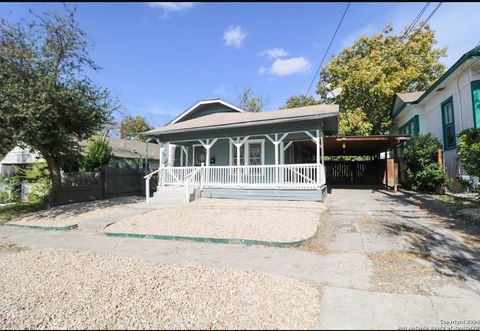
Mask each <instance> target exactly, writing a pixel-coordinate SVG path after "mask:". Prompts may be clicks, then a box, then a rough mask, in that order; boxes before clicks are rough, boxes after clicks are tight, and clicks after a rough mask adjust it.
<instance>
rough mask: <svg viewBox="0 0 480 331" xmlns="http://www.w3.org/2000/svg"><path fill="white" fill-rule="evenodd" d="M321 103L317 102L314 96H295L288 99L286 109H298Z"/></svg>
mask: <svg viewBox="0 0 480 331" xmlns="http://www.w3.org/2000/svg"><path fill="white" fill-rule="evenodd" d="M319 103H320V101H318V100H316V99H315V98H314V97H312V96H305V95H294V96H291V97H290V98H288V99H287V101H286V108H296V107H304V106H313V105H318V104H319Z"/></svg>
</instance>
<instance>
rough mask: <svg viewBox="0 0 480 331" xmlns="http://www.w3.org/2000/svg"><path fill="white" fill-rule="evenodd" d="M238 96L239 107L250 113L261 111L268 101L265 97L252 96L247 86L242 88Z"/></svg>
mask: <svg viewBox="0 0 480 331" xmlns="http://www.w3.org/2000/svg"><path fill="white" fill-rule="evenodd" d="M238 98H239V100H240V108H242V109H245V110H246V111H249V112H252V113H258V112H261V111H262V109H263V108H264V107H265V105H266V104H267V103H268V99H266V98H263V97H255V96H253V92H252V90H251V89H249V88H246V89H244V90H243V92H242V93H241V94H240V95H239V96H238Z"/></svg>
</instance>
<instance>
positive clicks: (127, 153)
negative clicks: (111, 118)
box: [0, 138, 160, 177]
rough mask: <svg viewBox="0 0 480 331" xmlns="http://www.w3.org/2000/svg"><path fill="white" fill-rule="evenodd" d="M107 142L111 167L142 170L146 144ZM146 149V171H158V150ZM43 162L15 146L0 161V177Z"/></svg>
mask: <svg viewBox="0 0 480 331" xmlns="http://www.w3.org/2000/svg"><path fill="white" fill-rule="evenodd" d="M108 140H109V143H110V146H111V147H112V152H113V156H114V157H113V160H112V161H111V163H110V166H111V167H116V168H126V167H129V168H142V167H143V166H144V161H145V152H146V148H147V144H146V143H144V142H140V141H133V140H126V139H119V138H108ZM79 144H80V146H81V147H82V148H85V146H86V145H87V142H86V141H81V142H80V143H79ZM148 147H149V148H148V169H150V170H152V169H158V160H159V158H160V157H159V149H158V148H153V146H152V145H149V146H148ZM43 161H45V160H44V159H43V158H42V156H41V155H40V154H39V153H37V152H35V151H33V152H32V151H30V150H29V149H28V148H22V147H20V146H16V147H15V148H13V149H12V150H11V151H10V152H8V153H7V155H5V157H4V158H3V159H2V160H1V161H0V177H9V176H12V175H14V174H15V173H16V168H17V167H21V166H25V165H27V164H31V163H36V162H43Z"/></svg>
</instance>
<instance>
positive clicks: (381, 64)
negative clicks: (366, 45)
mask: <svg viewBox="0 0 480 331" xmlns="http://www.w3.org/2000/svg"><path fill="white" fill-rule="evenodd" d="M442 3H443V2H440V3H439V4H438V5H437V7H435V9H433V10H432V12H431V13H430V15H428V17H427V19H426V20H425V21H424V22H422V25H421V26H420V27H419V28H418V30H419V31H420V30H421V29H422V28H423V27H424V26H425V25H426V24H427V22H428V21H429V20H430V19H431V18H432V17H433V15H434V14H435V13H436V12H437V10H438V8H440V6H441V5H442ZM429 4H430V3H427V4H426V5H425V6H424V7H423V8H422V10H421V11H420V13H419V14H418V15H417V17H415V19H414V20H413V22H412V23H411V24H410V26H409V28H408V29H407V30H406V31H405V33H404V34H403V36H402V37H401V39H400V42H403V39H404V38H405V37H406V35H407V34H406V32H407V31H408V30H410V32H411V31H413V30H414V29H415V25H417V23H418V21H419V19H420V17H421V16H422V15H423V13H424V12H425V10H426V9H427V7H428V5H429ZM414 23H415V24H414ZM410 27H411V29H410ZM404 51H405V49H401V50H400V52H399V54H400V53H403V52H404ZM399 54H397V56H398V55H399ZM386 61H387V58H384V59H383V61H382V63H380V65H379V67H383V65H384V64H385V63H386ZM381 72H382V71H379V72H378V73H377V74H376V75H375V76H374V77H373V79H372V81H374V80H375V79H377V77H378V75H380V73H381Z"/></svg>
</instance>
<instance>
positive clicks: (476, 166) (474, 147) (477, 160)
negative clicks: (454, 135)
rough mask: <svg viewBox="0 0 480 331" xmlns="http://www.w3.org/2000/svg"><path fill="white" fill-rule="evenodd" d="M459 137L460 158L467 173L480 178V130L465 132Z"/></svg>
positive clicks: (472, 129) (473, 129)
mask: <svg viewBox="0 0 480 331" xmlns="http://www.w3.org/2000/svg"><path fill="white" fill-rule="evenodd" d="M458 136H459V138H460V139H459V143H458V146H457V150H458V156H459V158H460V161H462V165H463V168H464V169H465V172H466V173H467V174H468V175H470V176H476V177H479V178H480V129H475V128H471V129H467V130H463V131H462V132H460V134H459V135H458Z"/></svg>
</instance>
